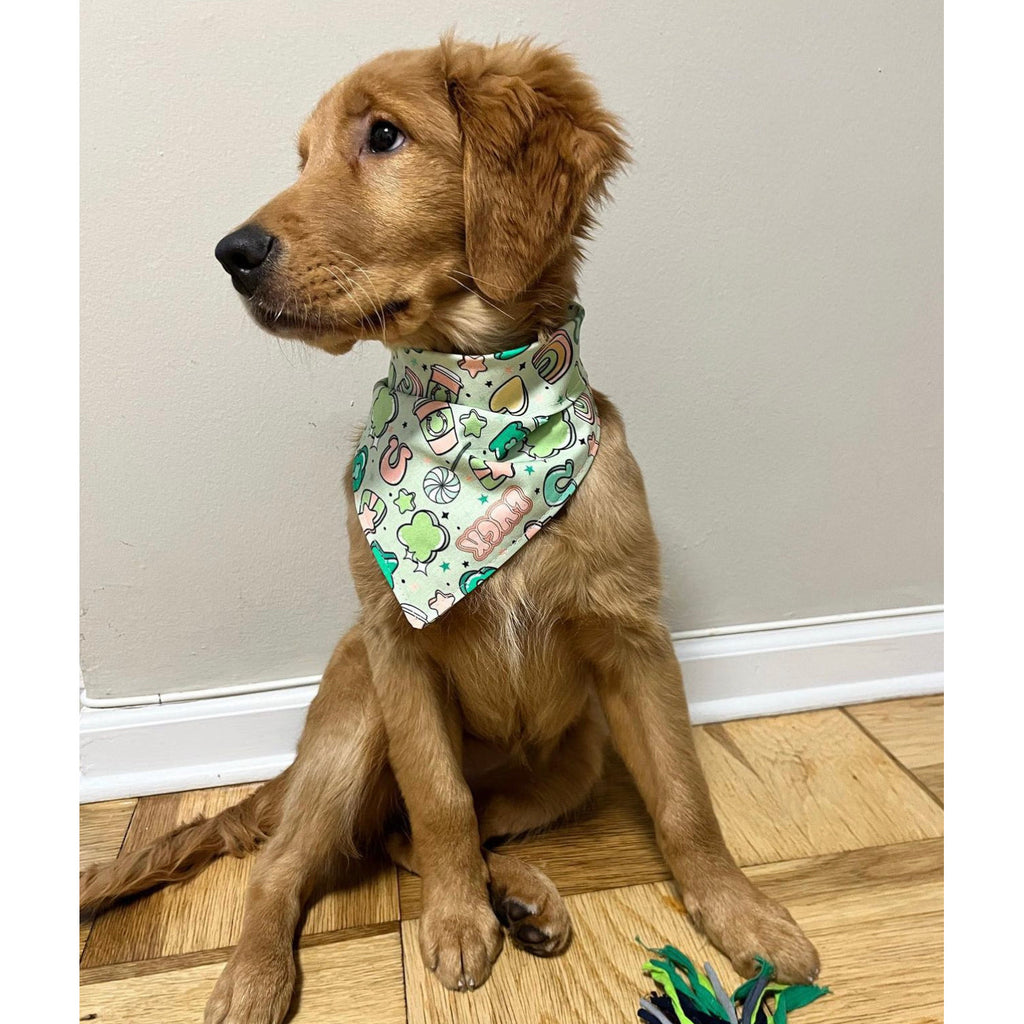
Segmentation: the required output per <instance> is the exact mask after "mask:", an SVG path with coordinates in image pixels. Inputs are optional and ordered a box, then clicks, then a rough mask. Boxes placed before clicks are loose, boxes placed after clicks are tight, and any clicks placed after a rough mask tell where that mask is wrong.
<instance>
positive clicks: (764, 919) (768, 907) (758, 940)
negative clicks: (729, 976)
mask: <svg viewBox="0 0 1024 1024" xmlns="http://www.w3.org/2000/svg"><path fill="white" fill-rule="evenodd" d="M684 901H685V903H686V910H687V913H688V914H689V915H690V917H691V918H692V920H693V922H694V923H695V924H696V925H697V927H698V928H700V929H701V930H702V931H703V932H704V934H705V935H707V937H708V938H709V939H710V940H711V941H712V942H713V943H714V944H715V946H717V947H718V948H719V949H720V950H721V951H722V952H723V953H724V954H725V955H726V956H727V957H728V958H729V960H730V961H731V962H732V965H733V967H734V968H735V969H736V971H737V972H738V973H739V974H742V975H743V976H744V977H748V978H749V977H752V976H753V975H754V974H756V973H757V971H758V964H757V961H756V959H755V958H756V957H758V956H760V957H762V958H763V959H765V960H767V961H768V962H769V963H770V964H771V965H772V966H773V967H774V968H775V978H776V980H778V981H781V982H783V983H784V984H787V985H799V984H807V983H809V982H813V981H814V979H815V978H817V976H818V971H819V969H820V962H819V960H818V952H817V950H816V949H815V948H814V946H812V945H811V943H810V941H809V940H808V939H807V936H806V935H804V933H803V932H802V931H801V930H800V926H799V925H798V924H797V923H796V921H794V920H793V918H792V916H791V915H790V913H789V911H788V910H786V908H785V907H784V906H782V904H781V903H776V902H775V900H771V899H769V898H768V897H767V896H765V895H764V894H763V893H762V892H761V891H760V890H759V889H757V888H756V887H755V886H754V885H752V884H751V883H750V882H749V881H748V880H747V878H746V876H744V875H743V874H742V873H741V872H740V871H736V873H735V875H733V874H731V873H730V875H729V876H728V877H727V878H724V879H719V880H718V881H717V882H716V884H714V885H709V886H706V887H705V886H702V887H701V890H700V891H699V892H695V891H692V890H691V891H689V892H685V893H684Z"/></svg>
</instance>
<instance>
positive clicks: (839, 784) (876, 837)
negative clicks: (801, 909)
mask: <svg viewBox="0 0 1024 1024" xmlns="http://www.w3.org/2000/svg"><path fill="white" fill-rule="evenodd" d="M695 738H696V743H697V749H698V752H699V754H700V759H701V763H702V764H703V765H704V770H705V773H706V775H707V778H708V784H709V786H710V787H711V793H712V799H713V800H714V803H715V807H716V810H717V811H718V816H719V820H720V821H721V823H722V829H723V832H724V833H725V837H726V840H727V842H728V843H729V847H730V849H731V850H732V852H733V854H734V856H735V857H736V859H737V861H738V862H739V863H740V864H742V865H750V864H761V863H767V862H773V861H784V860H796V859H799V858H803V857H811V856H815V855H822V854H828V853H834V852H837V851H843V850H854V849H859V848H860V847H865V846H885V845H890V844H892V843H900V842H909V841H912V840H916V839H925V838H929V837H932V836H937V835H941V833H942V813H941V810H940V809H939V807H937V806H936V804H935V803H934V801H932V800H930V799H929V798H928V796H927V795H926V794H925V793H923V792H922V791H921V789H920V788H919V787H918V786H916V785H915V784H914V782H913V780H912V779H910V778H908V777H907V776H906V774H905V773H904V772H902V771H901V770H900V769H899V767H898V766H897V765H894V764H893V763H892V761H891V759H890V758H889V757H887V756H886V754H885V752H884V751H883V750H880V749H879V747H878V745H877V744H876V743H874V742H872V740H871V739H870V737H868V736H866V735H865V734H864V732H863V731H862V730H861V729H859V728H858V727H857V726H856V725H855V724H854V723H853V722H852V721H850V719H849V718H847V716H846V715H845V714H843V713H842V712H841V711H835V710H830V711H814V712H807V713H804V714H796V715H785V716H777V717H774V718H760V719H749V720H746V721H739V722H729V723H724V724H719V725H709V726H702V727H700V728H698V729H696V730H695ZM502 850H503V851H504V852H508V853H515V854H516V855H517V856H522V857H523V858H524V859H525V860H528V861H529V862H530V863H532V864H536V865H537V866H538V867H539V868H541V870H542V871H544V872H546V873H547V874H548V876H549V877H550V878H551V880H552V881H553V882H554V883H555V885H557V886H558V888H559V890H560V891H561V892H562V893H563V895H567V894H571V893H578V892H589V891H593V890H595V889H605V888H612V887H615V886H624V885H635V884H638V883H640V882H653V881H657V880H660V879H665V878H668V877H669V872H668V869H667V867H666V866H665V863H664V861H663V860H662V858H661V855H660V854H659V852H658V849H657V846H656V844H655V840H654V829H653V827H652V825H651V822H650V819H649V818H648V816H647V812H646V810H645V809H644V806H643V803H642V801H641V800H640V797H639V795H638V794H637V792H636V790H635V788H634V787H633V784H632V782H631V780H630V779H629V776H628V774H627V773H626V770H625V768H624V767H623V766H622V764H621V762H619V761H618V760H617V759H615V758H612V759H611V760H610V762H609V768H608V771H607V772H606V776H605V779H604V781H603V783H602V788H601V791H600V793H599V795H598V797H597V799H596V800H595V802H594V804H593V805H592V807H591V808H589V809H588V810H587V811H585V812H584V813H583V814H581V815H580V816H579V817H578V818H577V820H575V821H573V822H571V823H569V824H565V825H561V826H559V827H557V828H555V829H551V830H549V831H546V832H543V833H540V834H538V835H534V836H529V837H527V838H525V839H521V840H515V841H513V842H511V843H507V844H505V845H504V846H503V847H502ZM399 891H400V895H401V905H402V916H403V918H404V917H415V916H417V915H418V914H419V913H420V897H421V887H420V881H419V879H418V878H416V877H414V876H413V875H410V874H408V873H407V872H404V871H401V872H399Z"/></svg>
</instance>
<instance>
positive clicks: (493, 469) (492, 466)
mask: <svg viewBox="0 0 1024 1024" xmlns="http://www.w3.org/2000/svg"><path fill="white" fill-rule="evenodd" d="M484 465H485V466H486V467H487V472H488V473H490V474H491V476H493V477H494V478H495V479H497V478H498V477H503V476H515V474H516V467H515V466H513V465H512V463H511V462H495V461H493V460H492V459H484Z"/></svg>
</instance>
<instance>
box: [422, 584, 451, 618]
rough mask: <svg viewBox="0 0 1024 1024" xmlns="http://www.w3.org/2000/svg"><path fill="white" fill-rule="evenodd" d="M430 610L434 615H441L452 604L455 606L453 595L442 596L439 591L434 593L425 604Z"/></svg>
mask: <svg viewBox="0 0 1024 1024" xmlns="http://www.w3.org/2000/svg"><path fill="white" fill-rule="evenodd" d="M427 604H428V605H429V606H430V608H431V609H432V610H433V611H434V613H435V614H437V615H441V614H442V613H444V612H446V611H448V609H449V608H451V606H452V605H453V604H455V595H454V594H442V593H441V591H440V590H438V591H436V592H435V594H434V596H433V597H432V598H431V599H430V600H429V601H428V602H427Z"/></svg>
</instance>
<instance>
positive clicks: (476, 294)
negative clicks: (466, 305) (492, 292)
mask: <svg viewBox="0 0 1024 1024" xmlns="http://www.w3.org/2000/svg"><path fill="white" fill-rule="evenodd" d="M444 276H445V277H447V278H448V280H449V281H451V282H453V283H454V284H457V285H458V286H459V287H460V288H463V289H465V290H466V291H467V292H469V294H470V295H475V296H476V297H477V298H478V299H479V300H480V301H481V302H484V303H486V304H487V305H488V306H490V307H491V309H495V310H497V311H498V312H499V313H500V314H501V315H502V316H507V317H508V318H509V320H515V317H514V316H513V315H512V314H511V313H508V312H506V311H505V310H504V309H502V308H501V306H497V305H495V304H494V303H493V302H491V300H490V299H488V298H486V297H485V296H483V295H481V294H480V293H479V292H477V291H474V290H473V289H472V288H470V287H469V285H467V284H464V283H463V282H462V281H460V280H459V279H458V278H457V277H452V276H451V274H445V275H444Z"/></svg>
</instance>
